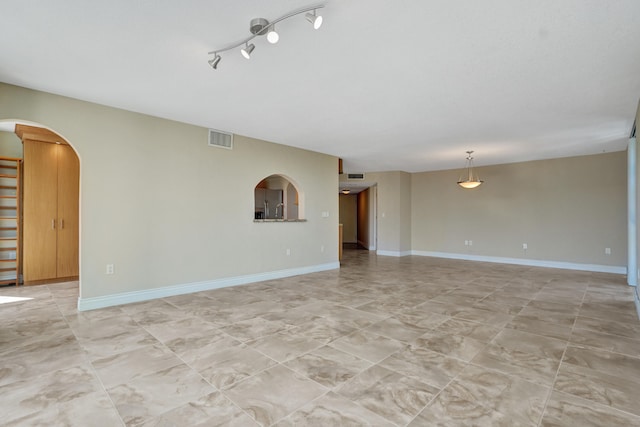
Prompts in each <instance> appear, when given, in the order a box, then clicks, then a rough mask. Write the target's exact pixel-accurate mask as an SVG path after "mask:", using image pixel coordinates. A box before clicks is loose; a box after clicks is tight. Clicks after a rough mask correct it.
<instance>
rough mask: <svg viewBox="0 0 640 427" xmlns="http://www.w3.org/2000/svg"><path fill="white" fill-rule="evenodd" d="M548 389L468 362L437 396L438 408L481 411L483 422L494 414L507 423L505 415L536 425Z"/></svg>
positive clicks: (450, 410)
mask: <svg viewBox="0 0 640 427" xmlns="http://www.w3.org/2000/svg"><path fill="white" fill-rule="evenodd" d="M549 392H550V389H549V388H548V387H545V386H542V385H538V384H535V383H532V382H529V381H526V380H523V379H520V378H518V377H515V376H512V375H507V374H502V373H499V372H496V371H493V370H490V369H485V368H482V367H478V366H473V365H469V366H467V367H466V368H465V369H464V371H463V372H461V373H460V374H459V375H458V376H457V377H456V378H455V379H454V380H453V381H452V382H451V383H450V384H449V385H448V386H447V387H445V388H444V390H443V391H442V393H441V394H440V395H439V396H438V400H439V401H440V404H439V405H440V406H441V407H442V408H444V409H438V411H440V412H443V411H444V413H447V414H449V416H456V415H455V414H456V413H458V411H461V410H462V411H463V413H464V412H470V413H472V414H478V415H479V416H480V417H481V420H482V422H486V421H487V417H489V419H491V418H493V417H495V418H496V419H497V421H496V422H498V423H500V424H503V425H508V424H504V422H503V417H502V415H504V416H506V417H508V419H510V420H512V422H513V423H514V425H536V424H537V423H538V421H539V420H540V417H541V416H542V412H543V409H544V405H545V402H546V400H547V396H548V394H549ZM478 406H480V407H482V408H484V409H479V408H478ZM450 407H451V409H449V408H450ZM494 412H497V414H494ZM458 417H459V415H458Z"/></svg>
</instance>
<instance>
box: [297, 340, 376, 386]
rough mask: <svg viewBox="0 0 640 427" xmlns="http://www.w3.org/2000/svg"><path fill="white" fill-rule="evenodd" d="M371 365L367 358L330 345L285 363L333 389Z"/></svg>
mask: <svg viewBox="0 0 640 427" xmlns="http://www.w3.org/2000/svg"><path fill="white" fill-rule="evenodd" d="M371 365H372V363H371V362H369V361H367V360H364V359H360V358H358V357H356V356H354V355H351V354H348V353H345V352H343V351H340V350H336V349H335V348H333V347H329V346H325V347H321V348H318V349H316V350H313V351H312V352H310V353H307V354H305V355H303V356H300V357H298V358H297V359H293V360H290V361H289V362H287V363H285V366H287V367H288V368H290V369H292V370H294V371H296V372H299V373H301V374H303V375H305V376H307V377H308V378H310V379H312V380H314V381H315V382H317V383H319V384H322V385H323V386H325V387H328V388H332V389H333V388H336V387H338V386H340V385H342V384H344V383H345V382H347V381H348V380H350V379H351V378H353V377H354V376H356V375H357V374H359V373H360V372H362V371H364V370H365V369H367V368H369V367H370V366H371Z"/></svg>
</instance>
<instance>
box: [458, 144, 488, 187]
mask: <svg viewBox="0 0 640 427" xmlns="http://www.w3.org/2000/svg"><path fill="white" fill-rule="evenodd" d="M471 154H473V151H467V166H466V170H465V171H463V173H462V175H460V178H459V179H458V185H459V186H460V187H462V188H466V189H471V188H476V187H479V186H480V184H482V183H483V182H484V181H481V180H480V177H479V176H478V174H474V172H473V157H471Z"/></svg>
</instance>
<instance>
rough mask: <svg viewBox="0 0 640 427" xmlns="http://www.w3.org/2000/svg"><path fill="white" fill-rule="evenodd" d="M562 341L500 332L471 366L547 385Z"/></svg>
mask: <svg viewBox="0 0 640 427" xmlns="http://www.w3.org/2000/svg"><path fill="white" fill-rule="evenodd" d="M565 347H566V341H562V340H557V339H554V338H548V337H543V336H540V335H533V334H529V333H526V332H520V331H516V330H512V329H504V330H503V331H502V332H500V334H498V336H496V338H495V339H494V340H493V341H492V342H491V343H490V344H489V345H488V346H487V347H486V348H485V349H484V350H482V352H480V353H479V354H478V355H477V356H476V357H475V358H474V359H473V360H472V361H471V363H473V364H475V365H479V366H483V367H485V368H489V369H495V370H498V371H501V372H504V373H507V374H512V375H516V376H519V377H520V378H523V379H526V380H529V381H533V382H537V383H540V384H544V385H551V384H552V382H553V379H554V377H555V374H556V372H557V370H558V366H559V364H560V359H561V358H562V354H563V352H564V350H565Z"/></svg>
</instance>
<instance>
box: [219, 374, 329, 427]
mask: <svg viewBox="0 0 640 427" xmlns="http://www.w3.org/2000/svg"><path fill="white" fill-rule="evenodd" d="M327 391H328V389H326V388H325V387H322V386H321V385H319V384H317V383H316V382H314V381H311V380H309V379H308V378H306V377H304V376H302V375H300V374H298V373H295V372H294V371H292V370H290V369H288V368H286V367H284V366H282V365H278V366H274V367H273V368H270V369H268V370H266V371H263V372H261V373H259V374H258V375H255V376H253V377H251V378H247V379H246V380H244V381H241V382H239V383H237V384H235V385H233V386H231V387H230V388H229V389H227V390H225V391H224V394H225V395H226V396H227V397H228V398H229V399H231V400H232V401H233V402H234V403H235V404H236V405H238V406H239V407H240V408H242V409H243V410H244V411H245V412H246V413H247V414H249V415H250V416H251V417H252V418H253V419H254V420H256V421H257V422H258V424H260V425H262V426H268V425H271V424H273V423H274V422H276V421H278V420H280V419H282V418H284V417H286V416H287V415H289V414H291V413H292V412H294V411H295V410H297V409H299V408H300V407H302V406H304V405H305V404H307V403H309V402H311V401H312V400H314V399H316V398H318V397H320V396H322V395H323V394H325V393H326V392H327Z"/></svg>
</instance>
